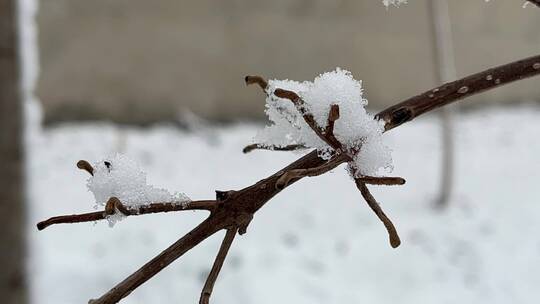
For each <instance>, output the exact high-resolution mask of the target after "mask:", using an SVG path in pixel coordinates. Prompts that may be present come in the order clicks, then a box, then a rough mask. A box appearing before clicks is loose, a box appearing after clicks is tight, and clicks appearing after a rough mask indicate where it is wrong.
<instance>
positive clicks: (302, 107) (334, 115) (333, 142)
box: [274, 89, 341, 151]
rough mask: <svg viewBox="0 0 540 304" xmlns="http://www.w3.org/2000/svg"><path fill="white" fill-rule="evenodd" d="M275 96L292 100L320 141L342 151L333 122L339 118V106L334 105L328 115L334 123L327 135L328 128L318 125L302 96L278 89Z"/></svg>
mask: <svg viewBox="0 0 540 304" xmlns="http://www.w3.org/2000/svg"><path fill="white" fill-rule="evenodd" d="M274 95H276V96H277V97H279V98H286V99H288V100H290V101H291V102H292V103H293V104H294V106H295V108H296V110H297V111H298V112H300V113H301V114H302V117H303V118H304V121H305V122H306V123H307V125H308V126H309V127H310V128H311V129H312V130H313V131H314V132H315V134H317V135H318V136H319V138H320V139H322V140H323V141H325V142H326V143H327V144H328V145H329V146H330V147H332V148H333V149H335V150H336V151H340V150H341V143H340V142H339V140H337V139H336V138H335V136H334V134H333V130H334V124H333V122H334V121H335V120H337V119H338V118H339V106H338V105H332V107H331V108H330V111H329V113H328V114H329V115H328V121H329V122H330V121H332V125H331V126H328V130H330V131H332V132H330V133H328V134H327V133H326V132H325V131H326V127H325V128H324V129H323V128H322V127H320V126H319V125H318V124H317V121H315V117H313V114H311V113H310V112H309V111H306V103H305V102H304V100H303V99H302V98H300V96H298V95H297V94H296V93H295V92H292V91H288V90H283V89H276V90H275V91H274Z"/></svg>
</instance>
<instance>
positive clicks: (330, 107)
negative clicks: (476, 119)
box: [38, 55, 540, 304]
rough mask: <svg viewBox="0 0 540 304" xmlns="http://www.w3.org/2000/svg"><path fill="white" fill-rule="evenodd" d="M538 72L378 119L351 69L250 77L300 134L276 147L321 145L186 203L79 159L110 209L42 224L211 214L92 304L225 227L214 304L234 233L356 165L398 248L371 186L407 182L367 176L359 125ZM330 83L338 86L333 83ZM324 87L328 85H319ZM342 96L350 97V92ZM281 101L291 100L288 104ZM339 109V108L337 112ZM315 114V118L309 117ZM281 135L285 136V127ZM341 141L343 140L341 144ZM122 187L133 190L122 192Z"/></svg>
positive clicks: (471, 81) (500, 70)
mask: <svg viewBox="0 0 540 304" xmlns="http://www.w3.org/2000/svg"><path fill="white" fill-rule="evenodd" d="M538 74H540V55H539V56H534V57H530V58H527V59H523V60H519V61H516V62H513V63H510V64H507V65H503V66H500V67H496V68H493V69H489V70H486V71H484V72H481V73H478V74H474V75H471V76H468V77H465V78H463V79H460V80H457V81H454V82H450V83H447V84H444V85H442V86H440V87H437V88H434V89H432V90H429V91H427V92H425V93H422V94H420V95H417V96H415V97H412V98H409V99H406V100H405V101H403V102H401V103H399V104H397V105H395V106H392V107H390V108H388V109H386V110H384V111H382V112H380V113H378V114H377V115H375V116H371V115H370V114H368V113H367V112H365V110H363V105H364V104H363V99H362V98H361V94H359V93H361V90H360V87H359V83H355V82H354V81H353V80H351V79H352V78H351V77H350V75H349V74H347V73H344V72H339V71H336V72H332V73H330V74H327V75H325V74H323V75H321V76H320V77H319V78H318V79H316V80H315V82H314V83H312V84H306V83H296V82H279V81H270V82H266V81H265V80H264V78H262V77H260V78H250V80H248V78H246V82H248V83H255V84H257V85H259V86H260V87H261V88H262V89H263V90H264V92H265V94H266V95H267V98H268V100H267V103H268V101H270V103H271V105H272V106H271V107H269V108H268V111H267V112H268V113H270V114H269V115H271V120H272V122H273V123H274V124H279V126H280V128H281V127H283V128H285V130H286V131H287V132H296V133H293V134H295V135H298V136H297V137H291V136H289V137H288V138H287V140H286V141H283V142H282V143H283V145H275V146H279V147H286V146H287V145H290V144H296V145H302V146H307V147H311V148H315V149H314V150H313V151H312V152H310V153H308V154H307V155H305V156H303V157H302V158H300V159H298V160H297V161H295V162H293V163H292V164H290V165H288V166H287V167H285V168H283V169H281V170H279V171H277V172H276V173H274V174H273V175H271V176H269V177H267V178H265V179H262V180H260V181H259V182H257V183H255V184H253V185H251V186H248V187H245V188H243V189H240V190H236V191H235V190H230V191H216V198H215V200H205V201H191V200H183V201H182V202H183V203H181V204H177V203H175V202H174V198H173V197H175V196H174V195H171V194H169V193H168V192H164V191H163V190H160V189H156V188H153V187H152V186H150V185H147V184H146V179H145V178H143V177H141V175H140V172H139V171H138V170H127V171H125V172H123V171H122V170H120V171H117V172H113V171H115V170H118V169H121V168H122V167H123V166H122V165H120V166H119V165H118V163H119V162H118V160H120V163H122V161H123V160H122V159H114V158H113V159H109V160H107V161H104V162H98V163H96V165H95V166H91V165H90V164H89V163H87V162H86V163H84V162H80V163H79V164H78V167H79V168H82V169H83V170H85V171H87V172H89V173H90V174H93V175H92V177H91V178H90V179H89V184H88V186H89V188H90V190H94V191H95V192H94V195H95V197H96V203H97V204H98V205H103V206H104V211H101V212H93V213H86V214H79V215H68V216H60V217H55V218H51V219H49V220H47V221H44V222H41V223H39V224H38V228H39V229H43V228H45V227H47V226H48V225H51V224H57V223H75V222H84V221H95V220H100V219H105V218H108V217H110V216H111V215H120V216H131V215H141V214H147V213H156V212H168V211H180V210H207V211H210V215H209V217H208V218H207V219H205V220H204V221H203V222H202V223H200V224H199V225H198V226H197V227H195V228H194V229H193V230H191V231H190V232H189V233H187V234H186V235H185V236H183V237H182V238H180V239H179V240H178V241H176V242H175V243H174V244H172V245H171V246H170V247H169V248H167V249H165V250H164V251H163V252H162V253H160V254H159V255H158V256H156V257H155V258H153V259H152V260H151V261H149V262H148V263H146V264H145V265H143V266H142V267H141V268H140V269H139V270H137V271H135V272H134V273H133V274H132V275H130V276H129V277H127V278H126V279H125V280H123V281H122V282H120V283H119V284H117V285H116V286H115V287H113V288H112V289H111V290H110V291H109V292H107V293H105V294H104V295H103V296H101V297H100V298H98V299H96V300H91V301H90V303H93V304H98V303H99V304H111V303H117V302H119V301H120V300H121V299H122V298H124V297H126V296H127V295H129V294H130V293H131V292H132V291H133V290H135V289H136V288H137V287H139V286H140V285H142V284H143V283H144V282H146V281H147V280H149V279H150V278H152V277H153V276H154V275H156V274H157V273H159V272H160V271H161V270H163V269H164V268H165V267H167V266H168V265H169V264H170V263H172V262H173V261H175V260H176V259H177V258H179V257H180V256H182V255H183V254H184V253H186V252H187V251H189V250H190V249H192V248H193V247H195V246H197V245H198V244H199V243H201V242H202V241H204V240H205V239H207V238H208V237H210V236H211V235H213V234H215V233H216V232H218V231H221V230H225V231H226V235H225V238H224V241H223V243H222V246H221V249H220V250H219V252H218V256H217V258H216V261H215V263H214V267H213V268H212V271H211V273H210V275H209V277H208V279H207V281H206V282H207V283H206V284H205V287H204V288H203V291H202V293H201V298H200V303H207V302H208V300H209V298H210V295H211V292H212V289H213V285H214V283H215V281H216V279H217V275H218V273H219V270H220V269H221V266H222V265H223V261H224V260H225V257H226V255H227V252H228V249H229V248H230V246H231V244H232V242H233V239H234V235H235V234H236V233H238V234H243V233H245V232H246V230H247V227H248V226H249V224H250V222H251V220H252V219H253V215H254V214H255V213H256V212H257V211H258V210H259V209H260V208H261V207H263V206H264V205H265V204H266V203H267V202H268V201H270V199H272V198H273V197H274V196H275V195H277V194H278V193H279V192H281V191H283V190H284V189H286V188H287V187H288V186H290V185H292V184H293V183H295V182H297V181H299V180H300V179H302V178H303V177H306V176H317V175H320V174H324V173H326V172H328V171H330V170H332V169H333V168H336V167H337V166H339V165H341V164H343V163H349V167H350V170H351V175H352V177H353V178H354V181H355V184H356V186H357V188H358V189H359V191H360V193H361V194H362V196H363V197H364V199H365V200H366V202H367V203H368V205H369V207H370V208H371V209H372V210H373V211H374V213H375V214H376V215H377V217H378V218H379V219H380V220H381V221H382V222H383V223H384V225H385V227H386V229H387V231H388V235H389V238H390V244H391V245H392V247H397V246H399V244H400V239H399V236H398V234H397V231H396V228H395V227H394V225H393V224H392V222H391V221H390V220H389V218H388V217H387V216H386V214H385V213H384V212H383V211H382V209H381V207H380V205H379V204H378V203H377V201H376V200H375V198H374V197H373V196H372V195H371V193H370V192H369V189H368V188H367V186H366V184H377V185H401V184H403V183H404V182H405V180H404V179H402V178H399V177H379V176H372V175H370V174H368V173H366V171H365V170H366V168H365V167H362V164H364V163H362V162H358V161H356V158H357V157H358V155H366V154H362V153H367V155H369V154H370V153H373V152H372V151H370V150H367V151H365V149H366V147H369V145H367V144H366V142H367V141H366V138H368V137H369V136H370V135H371V136H372V137H373V135H372V134H370V132H368V133H365V130H361V129H357V128H358V127H359V126H358V125H357V123H358V122H361V125H362V126H364V127H366V126H367V128H368V129H369V130H371V131H374V130H375V131H377V132H379V133H380V134H382V133H383V132H385V131H388V130H391V129H394V128H396V127H398V126H400V125H402V124H403V123H405V122H407V121H410V120H413V119H414V118H416V117H418V116H420V115H422V114H424V113H427V112H429V111H432V110H434V109H437V108H439V107H441V106H444V105H447V104H449V103H452V102H455V101H457V100H460V99H463V98H466V97H469V96H471V95H473V94H477V93H479V92H482V91H485V90H489V89H492V88H495V87H498V86H501V85H504V84H507V83H510V82H513V81H517V80H520V79H524V78H527V77H532V76H536V75H538ZM335 79H341V80H343V81H344V82H346V83H348V86H347V87H345V88H343V87H340V86H338V87H337V88H336V87H334V86H333V84H332V83H334V82H333V80H335ZM338 83H339V82H338ZM328 84H332V85H331V86H328ZM282 85H284V87H283V86H282ZM305 85H308V86H309V87H310V89H309V90H305V89H306V87H305ZM319 85H321V86H320V87H319ZM278 88H281V89H282V90H287V91H289V92H292V93H294V94H295V95H296V96H297V97H298V98H296V97H295V96H294V95H292V94H290V93H286V92H285V91H277V90H276V89H278ZM351 88H352V89H353V90H351ZM276 91H277V94H276ZM343 92H348V93H347V94H343ZM319 94H323V95H324V96H325V98H324V99H323V100H320V99H319V101H320V103H312V102H313V101H316V100H317V98H318V96H320V95H319ZM276 95H278V96H276ZM279 96H281V97H287V98H286V99H283V98H281V97H279ZM289 97H290V98H289ZM300 100H302V102H300ZM291 101H293V102H291ZM354 102H356V103H360V105H361V108H360V107H357V105H356V104H354ZM334 105H337V107H336V106H334ZM338 109H339V110H338ZM362 111H364V112H365V113H364V112H362ZM338 112H339V115H338ZM357 113H361V115H362V116H361V117H357V116H355V115H356V114H357ZM310 115H311V118H309V116H310ZM306 118H308V119H306ZM338 118H339V119H338ZM368 118H369V120H368ZM374 118H375V119H374ZM355 119H357V121H355ZM307 120H309V122H308V121H307ZM378 128H381V129H380V130H381V131H378V130H379V129H378ZM276 130H277V129H276ZM271 131H273V130H271ZM279 131H283V129H281V130H279ZM308 131H309V132H308ZM287 132H281V134H288V133H287ZM355 132H358V133H360V134H358V133H355ZM270 133H272V132H270ZM379 133H377V134H379ZM267 134H268V132H267ZM377 136H379V135H377ZM331 138H333V139H331ZM266 139H272V140H273V139H275V137H272V136H270V137H266ZM334 139H335V140H336V141H337V142H334ZM273 144H275V143H273V142H272V141H269V146H272V145H273ZM340 145H341V147H340ZM376 146H377V145H376ZM257 147H258V146H257ZM377 147H378V146H377ZM321 152H322V153H321ZM351 162H354V164H355V166H351V164H350V163H351ZM359 164H360V165H359ZM128 167H129V166H128ZM131 168H136V167H131ZM380 168H381V167H380V166H373V167H371V168H369V170H367V172H370V171H374V170H375V169H380ZM122 172H123V173H122ZM120 181H122V182H126V181H127V184H122V183H119V182H120ZM111 185H112V186H111ZM125 187H127V188H125ZM121 189H123V190H126V191H119V190H121ZM133 189H143V190H144V191H142V192H137V191H135V192H132V190H133ZM132 194H134V195H132ZM105 196H108V197H107V198H106V199H105V200H106V201H103V199H104V198H105ZM162 197H165V198H166V200H165V203H156V202H155V199H156V198H162Z"/></svg>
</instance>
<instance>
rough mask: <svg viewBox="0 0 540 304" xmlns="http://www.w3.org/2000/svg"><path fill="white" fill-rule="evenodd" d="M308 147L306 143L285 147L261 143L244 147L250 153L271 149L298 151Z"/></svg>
mask: <svg viewBox="0 0 540 304" xmlns="http://www.w3.org/2000/svg"><path fill="white" fill-rule="evenodd" d="M303 149H307V147H306V146H304V145H288V146H283V147H274V146H266V145H261V144H251V145H247V146H245V147H244V149H243V150H242V152H243V153H249V152H251V151H253V150H270V151H296V150H303Z"/></svg>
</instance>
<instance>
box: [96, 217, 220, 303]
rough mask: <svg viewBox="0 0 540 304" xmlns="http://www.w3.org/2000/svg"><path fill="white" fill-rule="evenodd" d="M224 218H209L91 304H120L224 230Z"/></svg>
mask: <svg viewBox="0 0 540 304" xmlns="http://www.w3.org/2000/svg"><path fill="white" fill-rule="evenodd" d="M221 220H222V218H218V217H209V218H207V219H206V220H204V221H203V222H202V223H201V224H199V226H197V227H195V228H194V229H193V230H191V231H190V232H189V233H187V234H186V235H184V236H183V237H182V238H180V239H179V240H178V241H176V242H175V243H174V244H172V245H171V246H170V247H169V248H167V249H165V250H164V251H163V252H161V253H160V254H159V255H158V256H156V257H155V258H153V259H152V260H150V261H149V262H148V263H146V264H145V265H144V266H142V267H141V268H140V269H139V270H137V271H136V272H134V273H133V274H132V275H130V276H129V277H127V278H126V279H125V280H123V281H122V282H120V283H119V284H118V285H116V286H115V287H113V288H112V289H111V290H110V291H109V292H107V293H106V294H104V295H103V296H101V297H100V298H99V299H95V300H90V301H89V302H88V303H89V304H110V303H118V302H119V301H120V300H121V299H123V298H124V297H126V296H127V295H129V294H130V293H131V292H132V291H133V290H135V289H136V288H137V287H139V286H140V285H142V284H143V283H144V282H146V281H148V280H149V279H150V278H152V277H153V276H154V275H156V274H157V273H158V272H160V271H161V270H163V268H165V267H167V266H168V265H169V264H171V263H172V262H173V261H175V260H176V259H177V258H179V257H181V256H182V255H183V254H184V253H186V252H187V251H188V250H190V249H191V248H193V247H195V246H197V245H198V244H199V243H200V242H202V241H204V240H205V239H207V238H208V237H210V236H211V235H213V234H214V233H216V232H217V231H219V230H221V229H223V228H224V227H223V223H222V222H221Z"/></svg>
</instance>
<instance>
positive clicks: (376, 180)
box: [357, 175, 405, 186]
mask: <svg viewBox="0 0 540 304" xmlns="http://www.w3.org/2000/svg"><path fill="white" fill-rule="evenodd" d="M357 180H359V181H361V182H363V183H364V184H368V185H384V186H396V185H404V184H405V179H404V178H402V177H390V176H384V177H378V176H367V175H364V176H361V177H358V178H357Z"/></svg>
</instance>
